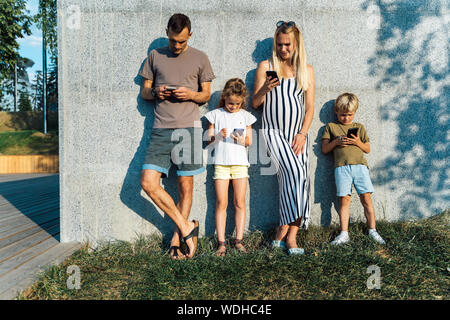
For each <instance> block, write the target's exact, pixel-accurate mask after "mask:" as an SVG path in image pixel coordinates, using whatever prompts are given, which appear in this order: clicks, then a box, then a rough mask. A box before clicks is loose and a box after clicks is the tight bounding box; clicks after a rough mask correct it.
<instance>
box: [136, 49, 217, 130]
mask: <svg viewBox="0 0 450 320" xmlns="http://www.w3.org/2000/svg"><path fill="white" fill-rule="evenodd" d="M139 74H140V75H141V76H142V77H144V78H146V79H149V80H152V81H153V83H154V87H159V86H162V85H170V86H176V87H186V88H188V89H190V90H193V91H197V92H198V91H201V83H202V82H210V81H212V80H213V79H214V78H215V76H214V72H213V70H212V68H211V64H210V62H209V59H208V56H207V55H206V54H205V53H203V52H202V51H200V50H197V49H195V48H192V47H188V48H187V49H186V50H185V51H183V52H182V53H181V54H179V55H176V54H174V53H172V51H170V49H169V47H164V48H158V49H155V50H152V51H151V52H150V55H149V56H148V58H147V61H146V62H145V63H144V67H143V68H142V70H141V72H140V73H139ZM153 127H154V128H189V127H201V124H200V111H199V110H198V104H197V103H195V102H193V101H180V100H178V99H176V98H168V99H167V100H159V99H157V100H156V108H155V121H154V123H153Z"/></svg>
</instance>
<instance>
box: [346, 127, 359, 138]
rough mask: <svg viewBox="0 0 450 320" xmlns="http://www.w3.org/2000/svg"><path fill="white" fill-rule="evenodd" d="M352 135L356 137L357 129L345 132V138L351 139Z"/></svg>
mask: <svg viewBox="0 0 450 320" xmlns="http://www.w3.org/2000/svg"><path fill="white" fill-rule="evenodd" d="M352 134H353V135H354V136H355V137H356V135H357V134H358V128H350V129H348V131H347V138H352V139H353V137H352Z"/></svg>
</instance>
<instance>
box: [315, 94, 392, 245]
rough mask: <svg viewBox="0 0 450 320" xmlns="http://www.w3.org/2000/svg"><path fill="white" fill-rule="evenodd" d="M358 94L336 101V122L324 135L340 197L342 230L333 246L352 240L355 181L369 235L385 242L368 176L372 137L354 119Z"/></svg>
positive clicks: (343, 96)
mask: <svg viewBox="0 0 450 320" xmlns="http://www.w3.org/2000/svg"><path fill="white" fill-rule="evenodd" d="M358 104H359V101H358V97H357V96H356V95H354V94H352V93H343V94H341V95H340V96H339V97H337V99H336V101H335V103H334V112H335V113H336V116H337V122H330V123H328V124H327V126H326V128H325V131H324V133H323V136H322V152H323V153H324V154H327V153H329V152H331V151H333V156H334V167H335V169H334V178H335V181H336V188H337V196H338V197H339V202H340V208H339V219H340V223H341V233H340V234H339V235H338V236H337V237H336V238H335V239H334V240H333V241H332V242H331V244H333V245H339V244H344V243H347V242H349V241H350V237H349V235H348V221H349V218H350V201H351V198H350V197H351V193H352V184H354V185H355V189H356V192H357V193H358V195H359V198H360V200H361V204H362V205H363V207H364V214H365V216H366V219H367V225H368V227H369V236H370V237H371V238H372V239H373V240H374V241H376V242H378V243H380V244H385V241H384V240H383V238H381V236H380V235H379V234H378V233H377V231H376V229H375V210H374V207H373V204H372V198H371V193H372V192H373V191H374V190H373V186H372V182H371V180H370V176H369V169H368V164H367V161H366V159H365V158H364V153H369V152H370V143H369V137H368V136H367V133H366V129H365V128H364V126H363V125H362V124H360V123H356V122H353V118H354V117H355V113H356V110H357V109H358ZM350 128H355V129H353V130H357V131H356V134H348V131H349V129H350Z"/></svg>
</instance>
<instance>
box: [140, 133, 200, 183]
mask: <svg viewBox="0 0 450 320" xmlns="http://www.w3.org/2000/svg"><path fill="white" fill-rule="evenodd" d="M202 141H203V140H202V128H182V129H166V128H153V129H152V134H151V137H150V144H149V146H148V148H147V151H146V154H145V160H144V165H143V166H142V170H146V169H150V170H155V171H158V172H161V173H162V175H163V177H167V176H168V174H169V169H170V167H171V166H172V165H173V164H174V165H176V166H177V168H178V170H177V175H178V176H194V175H196V174H200V173H202V172H204V171H205V167H203V150H202Z"/></svg>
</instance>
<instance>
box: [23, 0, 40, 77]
mask: <svg viewBox="0 0 450 320" xmlns="http://www.w3.org/2000/svg"><path fill="white" fill-rule="evenodd" d="M38 8H39V0H27V10H29V14H30V15H35V14H37V13H38ZM30 29H31V32H32V33H31V35H29V36H25V37H24V38H20V39H18V40H17V42H18V43H19V53H20V55H21V56H22V57H25V58H29V59H31V60H33V61H34V65H33V67H31V68H29V69H27V71H28V77H29V79H30V81H31V80H33V78H34V74H35V73H36V71H41V70H42V32H41V30H39V29H38V28H37V27H36V25H35V24H33V25H32V26H31V28H30ZM47 57H48V54H47Z"/></svg>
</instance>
